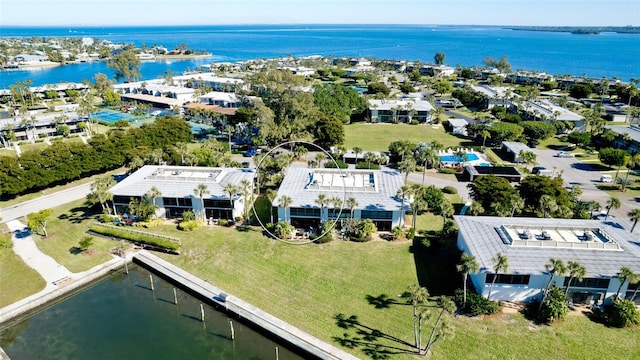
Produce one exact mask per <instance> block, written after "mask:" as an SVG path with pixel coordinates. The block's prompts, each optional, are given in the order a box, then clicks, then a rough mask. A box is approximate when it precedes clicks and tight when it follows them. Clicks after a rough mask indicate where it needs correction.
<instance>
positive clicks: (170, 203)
mask: <svg viewBox="0 0 640 360" xmlns="http://www.w3.org/2000/svg"><path fill="white" fill-rule="evenodd" d="M162 203H163V204H164V206H178V200H177V199H175V198H166V197H163V198H162Z"/></svg>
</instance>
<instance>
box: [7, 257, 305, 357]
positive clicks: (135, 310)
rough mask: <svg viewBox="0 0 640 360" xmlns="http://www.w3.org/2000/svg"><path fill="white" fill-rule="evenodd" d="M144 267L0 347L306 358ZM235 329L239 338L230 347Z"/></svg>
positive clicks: (78, 353) (40, 352) (47, 353)
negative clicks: (150, 275) (151, 276)
mask: <svg viewBox="0 0 640 360" xmlns="http://www.w3.org/2000/svg"><path fill="white" fill-rule="evenodd" d="M149 274H150V273H149V272H148V271H147V270H145V269H142V268H140V267H137V266H136V267H135V268H132V269H129V275H126V274H122V273H119V274H116V275H113V276H111V277H109V278H107V279H105V280H103V281H101V282H99V283H97V284H96V285H94V286H92V287H90V288H88V289H86V290H83V291H82V292H80V293H77V294H75V295H73V296H72V297H70V298H68V299H66V300H64V301H62V302H59V303H57V304H54V305H53V306H51V307H49V308H47V309H45V310H43V311H40V312H38V313H36V314H34V315H32V316H30V317H28V318H26V319H24V320H22V321H20V322H18V323H15V324H12V325H11V326H10V327H8V328H5V329H0V346H1V347H2V348H3V349H4V351H5V352H6V353H7V355H8V356H9V357H10V358H11V359H12V360H20V359H56V360H58V359H82V360H91V359H100V360H106V359H154V360H161V359H276V347H277V348H278V356H279V359H281V360H287V359H302V357H301V356H300V355H296V354H295V353H293V352H292V351H291V350H290V349H287V348H286V347H285V345H283V344H278V343H277V342H274V341H272V340H271V339H269V338H266V337H265V336H263V335H262V334H260V333H258V332H256V331H254V330H253V329H252V328H250V327H248V326H245V325H243V324H241V323H240V322H239V321H238V320H237V319H235V318H229V317H227V316H226V315H225V314H223V313H221V312H218V311H216V310H215V309H214V308H212V307H210V306H208V305H206V304H204V313H205V314H204V316H205V321H204V322H202V321H201V311H200V304H202V303H203V302H202V301H201V300H200V299H197V298H194V297H193V296H191V295H190V294H188V293H186V292H184V291H182V290H180V289H178V290H177V297H178V305H177V306H176V305H175V304H174V294H173V288H174V285H172V284H170V283H168V282H166V281H164V280H162V279H161V278H159V277H158V276H155V275H154V276H153V281H154V290H151V288H150V281H149ZM230 320H231V321H232V323H233V330H234V335H235V339H234V340H231V326H230V323H229V321H230Z"/></svg>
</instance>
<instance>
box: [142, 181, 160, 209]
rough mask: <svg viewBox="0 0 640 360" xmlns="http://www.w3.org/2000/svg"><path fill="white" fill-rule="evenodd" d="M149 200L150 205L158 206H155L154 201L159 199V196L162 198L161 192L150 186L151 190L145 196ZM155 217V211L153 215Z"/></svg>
mask: <svg viewBox="0 0 640 360" xmlns="http://www.w3.org/2000/svg"><path fill="white" fill-rule="evenodd" d="M145 195H146V196H147V197H148V198H149V199H151V203H152V204H153V206H154V207H156V208H157V207H158V205H157V204H156V199H157V198H159V197H160V196H162V192H160V190H158V188H157V187H155V186H152V187H151V189H149V191H147V193H146V194H145ZM153 215H154V216H155V211H154V214H153Z"/></svg>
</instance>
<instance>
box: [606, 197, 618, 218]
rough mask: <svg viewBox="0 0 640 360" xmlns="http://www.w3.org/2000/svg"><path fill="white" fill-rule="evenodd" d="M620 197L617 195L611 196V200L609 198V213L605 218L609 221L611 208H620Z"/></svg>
mask: <svg viewBox="0 0 640 360" xmlns="http://www.w3.org/2000/svg"><path fill="white" fill-rule="evenodd" d="M620 205H621V204H620V199H618V198H616V197H610V198H609V200H607V215H605V217H604V220H605V221H607V218H609V211H611V209H612V208H613V209H620Z"/></svg>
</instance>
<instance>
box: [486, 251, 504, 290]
mask: <svg viewBox="0 0 640 360" xmlns="http://www.w3.org/2000/svg"><path fill="white" fill-rule="evenodd" d="M491 262H493V272H494V274H493V280H492V281H491V287H490V288H489V295H488V296H487V300H491V293H492V292H493V285H494V284H495V283H496V279H497V278H498V273H500V272H503V273H506V272H507V271H509V259H508V258H507V257H506V256H505V255H504V254H502V253H497V254H496V256H495V257H492V258H491Z"/></svg>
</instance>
